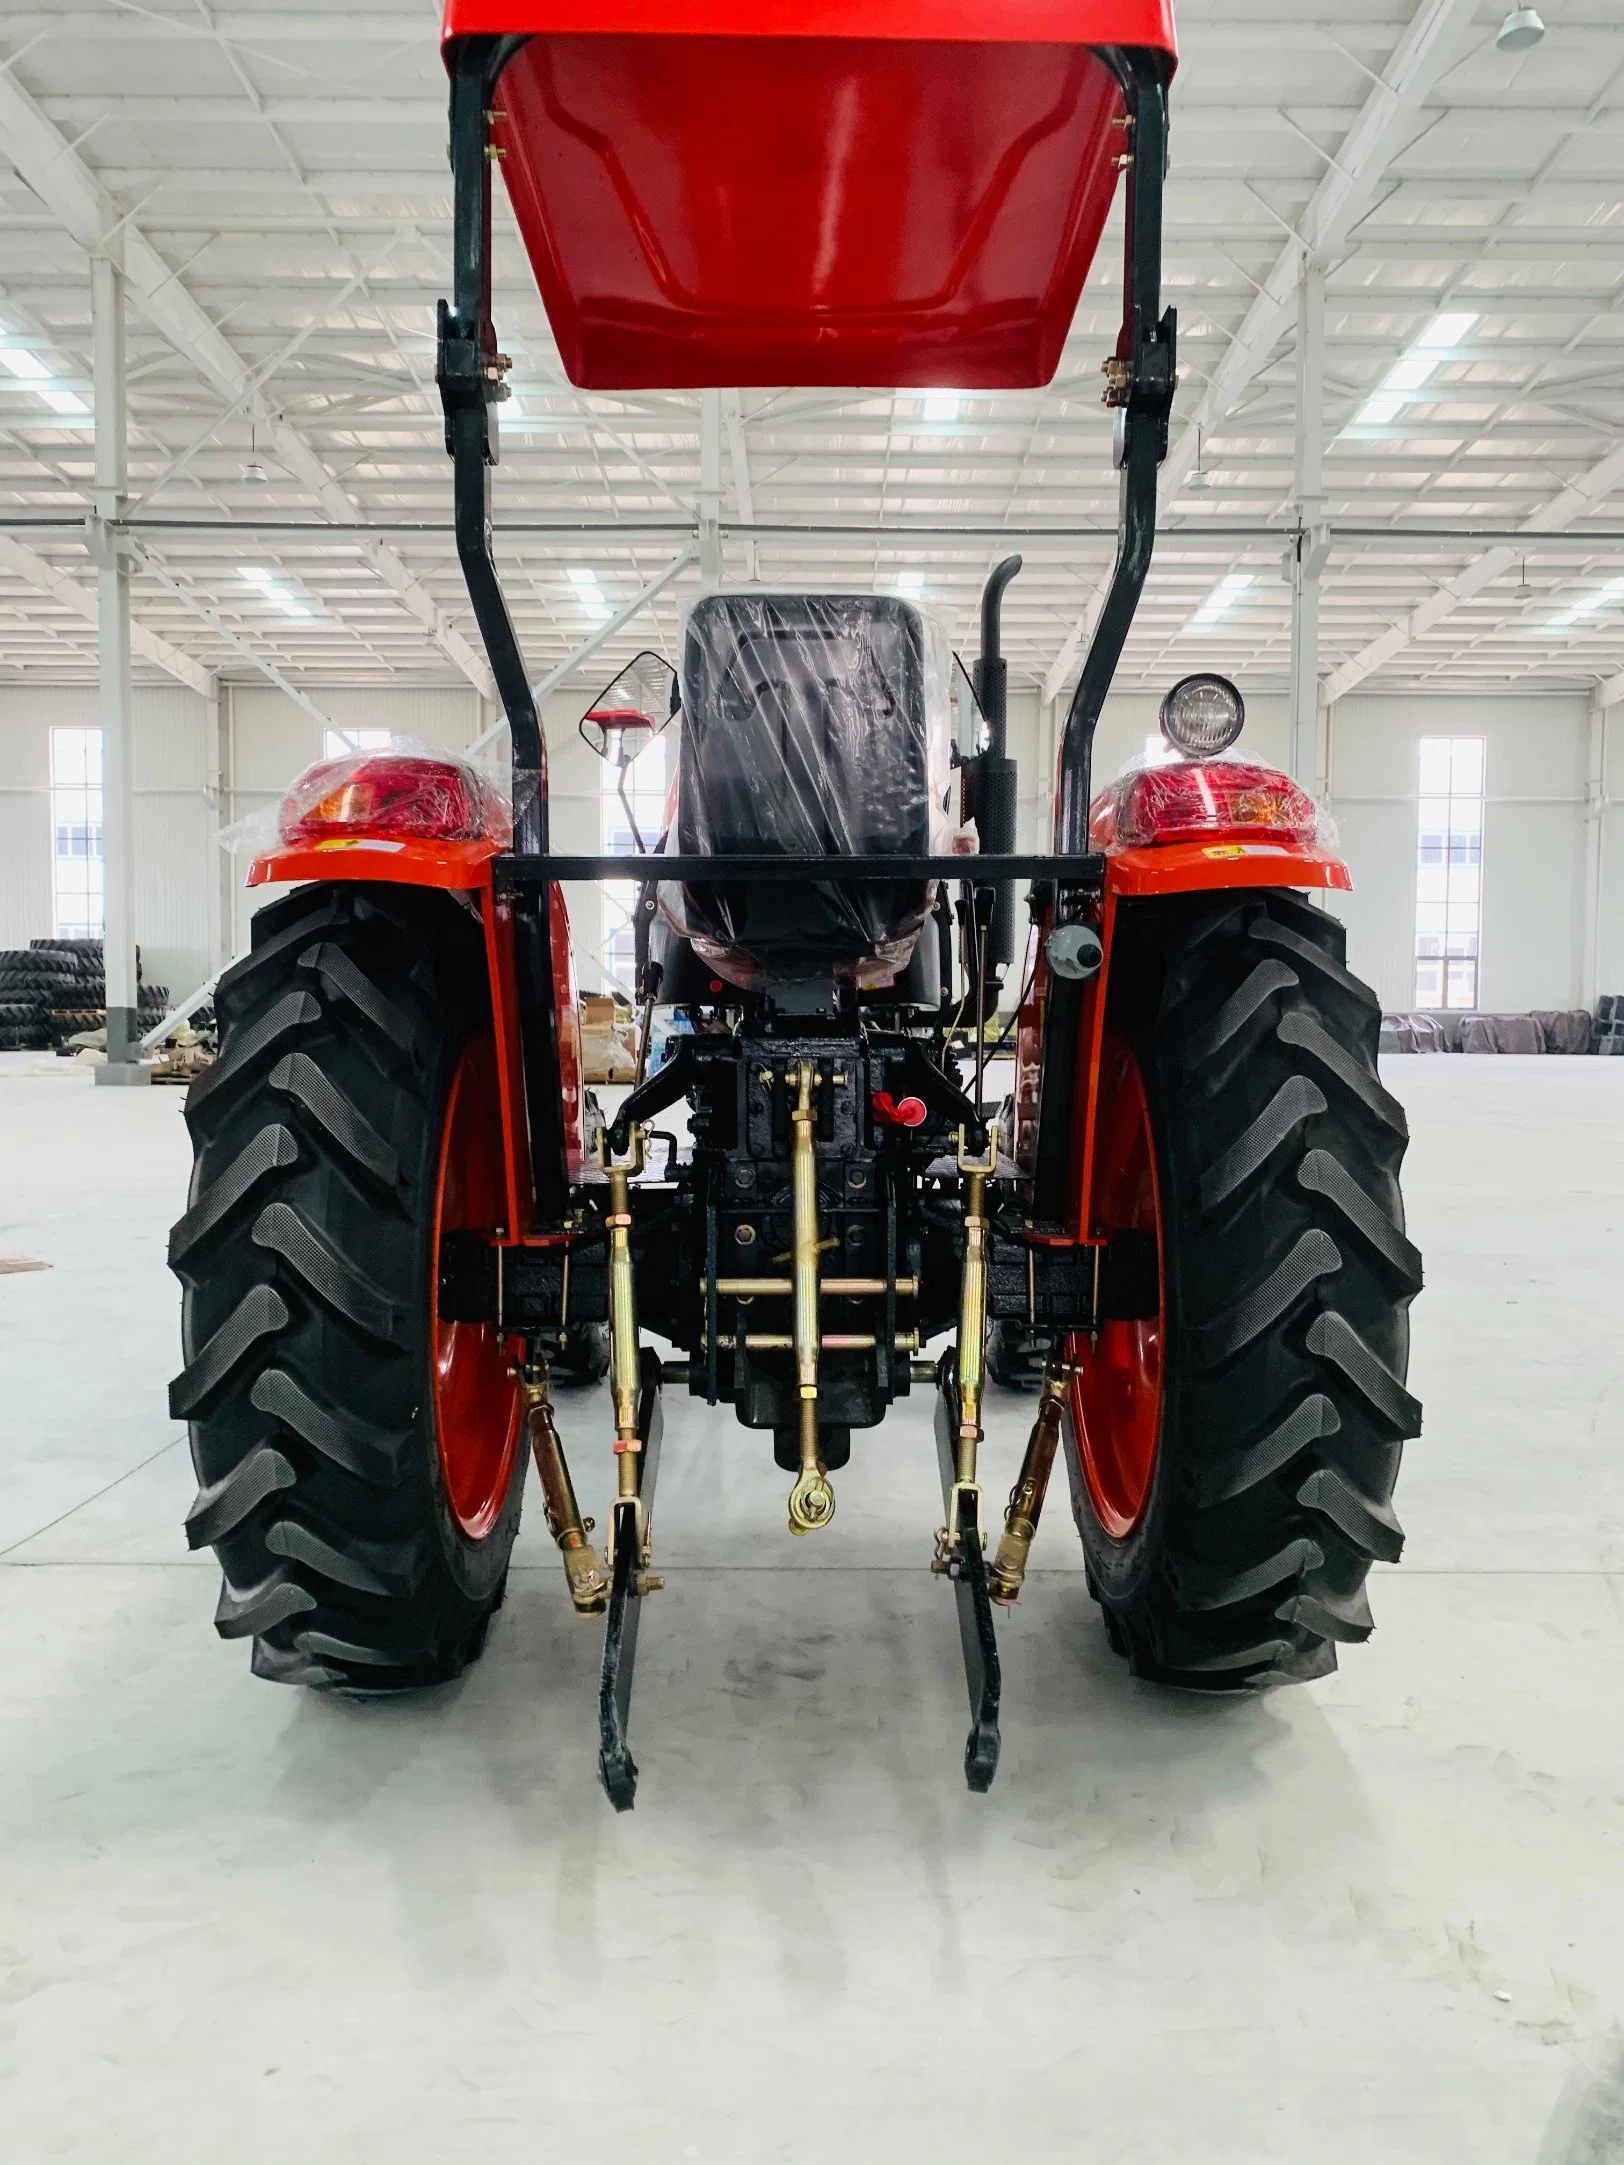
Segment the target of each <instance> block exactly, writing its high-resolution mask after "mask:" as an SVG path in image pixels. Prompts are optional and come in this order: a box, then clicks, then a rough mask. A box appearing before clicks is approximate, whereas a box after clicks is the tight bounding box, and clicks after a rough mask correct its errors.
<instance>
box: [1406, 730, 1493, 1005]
mask: <svg viewBox="0 0 1624 2165" xmlns="http://www.w3.org/2000/svg"><path fill="white" fill-rule="evenodd" d="M1484 749H1485V747H1484V740H1483V739H1482V738H1481V737H1423V738H1422V739H1421V807H1420V818H1419V821H1418V822H1417V843H1416V871H1415V1004H1416V1006H1417V1007H1431V1008H1439V1007H1476V1005H1477V998H1478V961H1479V951H1480V939H1481V934H1482V919H1483V765H1484Z"/></svg>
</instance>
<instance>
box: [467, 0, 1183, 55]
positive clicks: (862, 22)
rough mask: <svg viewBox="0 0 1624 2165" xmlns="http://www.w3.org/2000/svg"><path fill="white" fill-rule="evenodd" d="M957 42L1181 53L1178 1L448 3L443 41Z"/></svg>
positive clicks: (471, 0) (623, 0)
mask: <svg viewBox="0 0 1624 2165" xmlns="http://www.w3.org/2000/svg"><path fill="white" fill-rule="evenodd" d="M677 29H680V31H681V34H682V35H683V36H684V37H753V38H875V39H881V38H925V39H941V38H951V39H955V40H958V41H961V42H964V43H968V44H971V45H1143V46H1153V47H1156V48H1158V49H1160V50H1161V51H1163V52H1168V53H1173V52H1176V51H1177V50H1178V47H1177V45H1176V43H1175V41H1174V36H1173V0H683V5H682V9H681V20H680V23H679V22H678V21H677V20H676V19H675V17H674V14H673V10H672V7H671V5H670V0H446V11H445V36H446V37H447V38H448V39H449V38H460V37H473V36H475V35H478V34H480V33H485V34H491V33H501V32H508V31H532V32H534V33H536V34H537V35H538V36H542V37H550V36H558V35H560V34H561V33H566V32H571V31H579V32H586V33H590V32H594V31H595V32H599V33H601V34H603V35H606V36H612V35H615V34H617V33H629V34H631V35H633V36H642V37H656V36H664V35H667V34H669V33H671V32H672V31H673V30H677Z"/></svg>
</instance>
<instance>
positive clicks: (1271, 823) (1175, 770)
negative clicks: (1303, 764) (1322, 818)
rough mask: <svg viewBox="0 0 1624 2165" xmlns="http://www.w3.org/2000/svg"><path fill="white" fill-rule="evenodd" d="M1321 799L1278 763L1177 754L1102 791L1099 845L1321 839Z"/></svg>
mask: <svg viewBox="0 0 1624 2165" xmlns="http://www.w3.org/2000/svg"><path fill="white" fill-rule="evenodd" d="M1318 834H1319V815H1318V813H1317V811H1316V810H1315V806H1314V800H1313V798H1312V797H1310V796H1309V794H1308V792H1307V791H1306V790H1304V789H1301V788H1299V786H1298V785H1297V783H1295V782H1294V781H1293V780H1292V779H1291V776H1290V775H1289V774H1282V773H1281V772H1280V770H1279V768H1278V767H1265V766H1262V765H1261V764H1259V765H1254V764H1253V763H1252V762H1251V761H1250V760H1244V759H1215V760H1213V761H1211V762H1210V763H1207V762H1203V761H1201V760H1195V759H1190V760H1182V759H1177V760H1169V761H1168V762H1166V763H1165V764H1164V765H1161V766H1155V767H1140V768H1138V769H1136V770H1135V772H1133V773H1131V774H1125V775H1123V777H1122V778H1121V780H1120V781H1117V782H1113V783H1112V785H1111V787H1110V788H1109V789H1108V790H1106V791H1105V792H1104V793H1103V794H1102V795H1101V796H1100V797H1098V798H1096V800H1095V803H1094V809H1093V813H1092V816H1091V817H1090V820H1089V840H1090V842H1091V843H1092V844H1093V846H1094V847H1095V848H1096V849H1111V848H1113V847H1114V848H1118V849H1151V848H1154V847H1155V845H1156V844H1157V843H1159V842H1197V841H1200V842H1216V841H1223V842H1282V843H1289V844H1291V845H1293V846H1296V847H1307V846H1308V845H1310V844H1312V843H1313V842H1315V841H1316V840H1317V839H1318Z"/></svg>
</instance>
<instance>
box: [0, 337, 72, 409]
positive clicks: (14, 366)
mask: <svg viewBox="0 0 1624 2165" xmlns="http://www.w3.org/2000/svg"><path fill="white" fill-rule="evenodd" d="M0 368H3V369H5V370H6V372H7V373H8V374H9V375H12V376H15V377H16V378H17V381H18V382H19V383H26V384H27V386H28V388H29V389H30V390H31V391H32V392H33V394H34V396H35V397H36V398H37V399H38V400H39V401H40V403H41V404H42V405H45V406H49V407H50V409H51V411H52V413H58V414H61V415H63V416H64V418H73V419H77V418H78V417H79V416H80V415H88V414H89V412H90V408H89V406H88V405H87V404H86V403H85V401H84V400H83V399H82V398H81V397H80V396H79V394H78V392H77V391H64V390H63V389H62V388H61V386H60V385H59V384H57V383H56V381H55V379H54V378H53V377H52V374H51V371H50V370H49V369H48V368H47V367H46V365H45V363H44V362H43V361H42V360H41V359H40V357H39V355H38V354H37V353H30V352H29V351H28V350H27V348H26V347H23V346H0Z"/></svg>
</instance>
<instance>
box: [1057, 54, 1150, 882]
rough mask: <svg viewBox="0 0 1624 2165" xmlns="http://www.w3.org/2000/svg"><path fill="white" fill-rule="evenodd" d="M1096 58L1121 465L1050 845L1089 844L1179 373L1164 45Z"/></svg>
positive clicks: (1108, 369)
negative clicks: (1112, 148) (1111, 168)
mask: <svg viewBox="0 0 1624 2165" xmlns="http://www.w3.org/2000/svg"><path fill="white" fill-rule="evenodd" d="M1099 54H1100V58H1101V59H1102V60H1103V61H1104V62H1105V63H1106V65H1107V66H1108V67H1109V68H1110V69H1111V72H1112V73H1113V74H1114V75H1115V76H1116V79H1117V81H1118V82H1119V83H1120V84H1121V86H1122V95H1123V99H1124V102H1125V104H1126V107H1127V121H1128V125H1127V128H1126V130H1125V131H1124V132H1125V134H1126V136H1127V153H1126V155H1127V156H1128V158H1129V159H1130V160H1131V163H1130V164H1129V166H1128V196H1127V206H1126V211H1127V215H1126V221H1125V224H1126V236H1125V240H1126V245H1125V262H1124V270H1123V309H1122V329H1121V331H1120V332H1119V333H1118V336H1117V349H1116V352H1115V354H1114V355H1113V356H1112V358H1111V359H1110V360H1108V361H1107V362H1106V364H1105V376H1106V389H1105V402H1106V404H1107V405H1108V406H1112V407H1114V408H1115V409H1116V415H1117V441H1116V463H1117V470H1118V472H1119V473H1120V475H1121V477H1122V478H1121V484H1120V490H1119V495H1118V508H1117V558H1116V568H1115V570H1114V571H1113V572H1112V574H1111V585H1110V589H1109V591H1108V592H1107V594H1106V597H1105V606H1104V608H1103V609H1101V611H1100V617H1099V622H1098V623H1097V624H1096V625H1095V627H1094V636H1093V638H1092V639H1091V640H1090V641H1089V647H1088V654H1087V656H1086V658H1085V659H1084V662H1083V670H1082V674H1081V676H1079V678H1078V679H1077V689H1076V690H1075V691H1074V692H1073V693H1072V698H1071V706H1070V708H1069V710H1068V712H1067V715H1066V728H1065V734H1064V736H1063V737H1062V739H1061V749H1060V783H1059V790H1058V794H1057V797H1056V802H1055V825H1054V833H1055V849H1056V850H1057V851H1058V852H1059V853H1060V854H1061V855H1067V854H1070V853H1072V852H1076V851H1079V850H1086V849H1087V847H1088V806H1089V795H1090V789H1091V785H1092V779H1093V766H1094V731H1095V730H1096V728H1097V727H1098V726H1099V719H1100V710H1101V708H1102V707H1103V706H1104V705H1105V695H1106V693H1107V692H1108V691H1109V690H1110V689H1111V680H1112V678H1113V677H1114V676H1115V675H1116V671H1117V664H1118V662H1119V661H1121V659H1122V649H1123V647H1124V646H1125V645H1126V644H1127V638H1128V633H1129V631H1130V629H1131V628H1132V625H1133V620H1134V616H1135V613H1136V612H1137V610H1138V607H1139V597H1140V595H1141V594H1142V593H1143V592H1144V588H1145V579H1146V576H1147V575H1148V573H1149V571H1150V558H1151V552H1152V550H1153V549H1154V548H1155V545H1156V481H1157V475H1158V472H1159V470H1160V468H1161V464H1162V461H1163V460H1164V459H1165V458H1166V456H1167V440H1168V424H1169V420H1170V417H1171V415H1172V410H1173V393H1174V390H1175V389H1176V388H1177V383H1178V311H1177V310H1176V309H1173V308H1169V309H1167V310H1166V311H1165V312H1164V311H1163V309H1162V195H1163V189H1164V186H1165V183H1166V179H1167V131H1168V115H1167V71H1168V58H1167V55H1166V54H1165V53H1159V52H1153V51H1146V50H1144V49H1142V48H1139V47H1125V46H1102V47H1100V48H1099Z"/></svg>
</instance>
